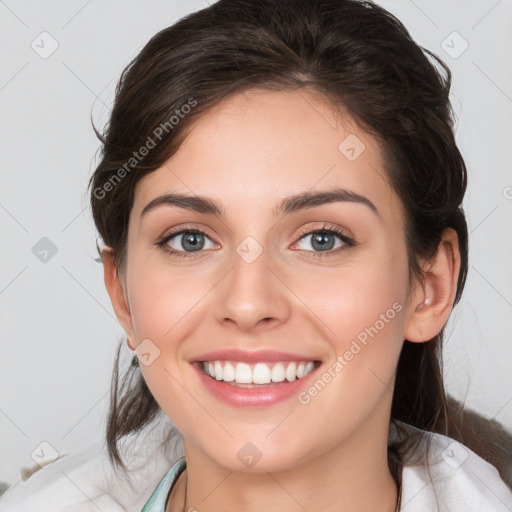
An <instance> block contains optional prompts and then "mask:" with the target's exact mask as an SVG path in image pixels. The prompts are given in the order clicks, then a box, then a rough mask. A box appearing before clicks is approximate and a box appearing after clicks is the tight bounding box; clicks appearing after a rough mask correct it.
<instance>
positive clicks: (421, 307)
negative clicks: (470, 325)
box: [404, 228, 460, 343]
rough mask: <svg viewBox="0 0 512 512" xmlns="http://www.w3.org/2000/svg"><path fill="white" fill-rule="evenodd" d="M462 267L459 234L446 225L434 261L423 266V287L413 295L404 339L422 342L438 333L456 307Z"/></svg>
mask: <svg viewBox="0 0 512 512" xmlns="http://www.w3.org/2000/svg"><path fill="white" fill-rule="evenodd" d="M427 265H428V267H427ZM459 270H460V253H459V246H458V238H457V233H456V232H455V230H453V229H452V228H446V229H445V231H444V232H443V236H442V238H441V241H440V243H439V246H438V248H437V252H436V254H435V256H434V258H433V260H432V261H430V262H427V263H426V265H425V266H424V280H423V286H421V287H418V288H417V289H416V291H415V293H414V294H413V295H412V300H411V302H410V311H409V312H408V318H407V321H406V326H405V332H404V336H405V339H407V340H409V341H411V342H415V343H421V342H424V341H428V340H431V339H432V338H434V337H435V336H437V335H438V334H439V332H440V331H441V330H442V328H443V327H444V325H445V324H446V322H447V321H448V318H449V316H450V313H451V310H452V307H453V301H454V299H455V293H456V291H457V282H458V277H459Z"/></svg>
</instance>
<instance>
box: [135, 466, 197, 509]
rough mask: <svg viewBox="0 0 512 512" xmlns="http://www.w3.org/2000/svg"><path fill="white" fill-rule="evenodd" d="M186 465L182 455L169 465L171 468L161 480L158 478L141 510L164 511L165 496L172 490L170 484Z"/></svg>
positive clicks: (172, 483) (171, 484)
mask: <svg viewBox="0 0 512 512" xmlns="http://www.w3.org/2000/svg"><path fill="white" fill-rule="evenodd" d="M186 467H187V461H186V460H185V456H183V457H182V458H181V459H178V460H177V461H176V462H175V463H174V464H173V465H172V466H171V469H169V471H168V472H167V473H166V474H165V476H164V477H163V478H162V480H160V483H159V484H158V486H157V488H156V489H155V491H154V492H153V494H152V495H151V497H150V498H149V500H148V501H147V502H146V504H145V505H144V508H143V509H142V510H141V512H165V506H166V504H167V498H168V497H169V494H170V493H171V491H172V486H173V485H174V482H176V480H177V479H178V477H179V476H180V475H181V473H182V472H183V471H184V470H185V468H186Z"/></svg>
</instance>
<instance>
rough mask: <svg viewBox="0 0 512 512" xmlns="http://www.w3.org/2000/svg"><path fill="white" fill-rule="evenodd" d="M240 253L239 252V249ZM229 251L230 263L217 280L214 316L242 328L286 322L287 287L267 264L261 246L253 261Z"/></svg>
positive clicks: (276, 272) (247, 329)
mask: <svg viewBox="0 0 512 512" xmlns="http://www.w3.org/2000/svg"><path fill="white" fill-rule="evenodd" d="M240 254H243V253H240ZM240 254H239V253H237V252H235V253H234V254H233V259H232V261H233V266H232V268H231V270H230V271H229V272H228V274H227V276H226V277H225V279H223V280H222V282H221V283H220V284H219V289H218V291H217V293H218V295H217V297H216V304H215V315H216V318H217V320H218V321H219V322H220V323H222V324H225V326H228V327H231V328H236V329H238V330H240V331H243V332H254V331H255V330H259V329H264V328H267V329H268V328H271V327H275V326H277V325H280V324H281V323H283V322H286V320H287V318H288V316H289V314H290V302H289V295H290V291H289V290H288V288H287V287H286V285H285V284H284V283H283V281H282V280H281V279H279V276H278V274H279V273H278V271H276V270H275V269H273V268H271V262H270V261H269V258H268V257H267V254H266V252H265V250H264V251H263V252H262V253H261V254H259V255H258V256H257V257H256V259H255V260H254V261H251V259H250V258H249V259H248V258H245V257H243V256H240Z"/></svg>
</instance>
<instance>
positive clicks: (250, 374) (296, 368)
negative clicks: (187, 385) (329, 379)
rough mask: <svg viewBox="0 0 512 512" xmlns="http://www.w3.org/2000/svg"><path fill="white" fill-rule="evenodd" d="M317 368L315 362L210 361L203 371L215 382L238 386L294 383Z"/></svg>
mask: <svg viewBox="0 0 512 512" xmlns="http://www.w3.org/2000/svg"><path fill="white" fill-rule="evenodd" d="M314 367H315V364H314V362H313V361H309V362H307V363H305V362H303V361H302V362H295V361H292V362H288V361H286V362H278V363H269V364H267V363H256V364H254V365H252V366H251V365H249V364H246V363H237V362H234V361H233V362H229V361H208V362H206V361H205V362H204V363H203V371H204V373H206V374H207V375H209V376H210V377H212V378H214V379H215V380H223V381H225V382H233V381H234V382H236V383H238V384H270V383H271V382H283V381H284V380H285V379H286V380H287V381H290V382H291V381H294V380H296V379H301V378H302V377H304V376H306V375H307V374H308V373H310V372H311V371H312V370H313V369H314Z"/></svg>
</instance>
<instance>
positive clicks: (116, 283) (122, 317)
mask: <svg viewBox="0 0 512 512" xmlns="http://www.w3.org/2000/svg"><path fill="white" fill-rule="evenodd" d="M101 259H102V261H103V273H104V279H105V287H106V288H107V292H108V294H109V296H110V301H111V302H112V307H113V308H114V312H115V314H116V317H117V319H118V320H119V323H120V324H121V325H122V327H123V329H124V330H125V332H126V335H127V337H128V345H129V346H130V348H131V349H132V350H134V348H133V347H132V345H133V341H132V340H133V339H135V336H134V333H133V323H132V318H131V311H130V307H129V304H128V301H127V298H126V295H125V291H124V289H123V286H122V284H121V282H120V280H119V275H118V273H117V268H116V262H115V257H114V252H113V250H112V249H111V248H110V247H105V248H104V249H103V250H102V251H101Z"/></svg>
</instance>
